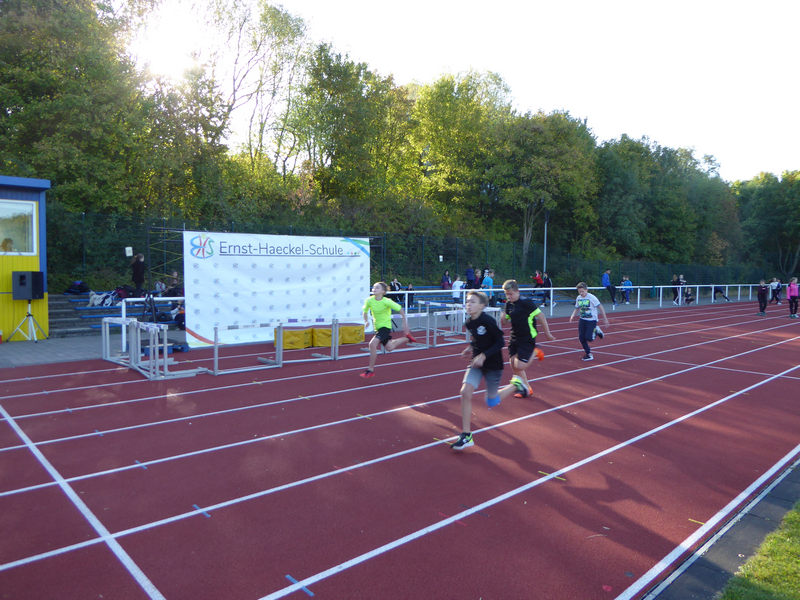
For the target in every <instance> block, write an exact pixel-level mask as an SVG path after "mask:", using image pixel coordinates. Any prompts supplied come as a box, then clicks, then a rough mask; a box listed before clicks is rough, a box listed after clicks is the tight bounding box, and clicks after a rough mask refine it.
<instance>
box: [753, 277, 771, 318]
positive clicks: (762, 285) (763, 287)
mask: <svg viewBox="0 0 800 600" xmlns="http://www.w3.org/2000/svg"><path fill="white" fill-rule="evenodd" d="M767 294H769V286H768V285H767V283H766V282H765V281H764V280H763V279H762V280H761V281H759V282H758V294H757V295H758V315H756V316H759V317H766V316H767Z"/></svg>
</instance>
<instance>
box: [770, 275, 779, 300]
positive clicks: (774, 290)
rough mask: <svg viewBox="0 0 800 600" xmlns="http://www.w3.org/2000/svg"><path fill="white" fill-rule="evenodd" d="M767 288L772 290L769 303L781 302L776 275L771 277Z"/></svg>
mask: <svg viewBox="0 0 800 600" xmlns="http://www.w3.org/2000/svg"><path fill="white" fill-rule="evenodd" d="M769 289H770V291H771V292H772V297H771V298H770V299H769V303H770V304H772V303H773V302H775V303H777V304H780V303H781V284H780V282H779V281H778V278H777V277H773V278H772V282H771V283H770V284H769Z"/></svg>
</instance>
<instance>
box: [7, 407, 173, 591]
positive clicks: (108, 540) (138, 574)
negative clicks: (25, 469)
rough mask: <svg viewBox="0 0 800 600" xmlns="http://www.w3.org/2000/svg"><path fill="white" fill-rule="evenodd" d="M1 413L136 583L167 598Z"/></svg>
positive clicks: (32, 445)
mask: <svg viewBox="0 0 800 600" xmlns="http://www.w3.org/2000/svg"><path fill="white" fill-rule="evenodd" d="M0 413H2V415H3V416H4V417H5V418H6V421H7V422H8V424H9V425H11V427H12V429H14V431H15V432H16V434H17V435H18V436H19V437H20V439H21V440H22V441H23V442H25V445H26V446H27V447H28V449H29V450H30V452H31V454H33V455H34V456H35V457H36V459H37V460H38V461H39V464H41V465H42V466H43V467H44V468H45V470H46V471H47V472H48V473H49V474H50V476H51V477H52V478H53V479H54V480H55V481H56V483H57V484H58V486H59V487H60V488H61V490H62V491H63V492H64V494H65V495H66V496H67V498H69V499H70V501H72V503H73V504H74V505H75V508H77V509H78V511H79V512H80V513H81V515H83V518H84V519H86V520H87V521H88V522H89V524H90V525H91V526H92V528H93V529H94V530H95V531H96V532H97V534H98V535H99V536H100V541H102V542H104V543H105V544H107V545H108V547H109V549H110V550H111V552H113V553H114V555H115V556H116V557H117V558H118V559H119V561H120V562H121V563H122V564H123V566H124V567H125V568H126V569H127V570H128V573H130V574H131V576H132V577H133V578H134V579H135V580H136V583H138V584H139V585H140V586H141V588H142V589H143V590H144V591H145V593H146V594H147V595H148V596H149V597H150V598H153V599H154V600H166V599H165V598H164V596H163V595H162V594H161V592H159V591H158V589H157V588H156V586H155V585H153V583H152V582H151V581H150V579H148V578H147V576H146V575H145V574H144V572H143V571H142V570H141V569H140V568H139V566H138V565H137V564H136V563H135V562H134V561H133V559H132V558H131V557H130V555H129V554H128V553H127V552H125V550H124V549H123V548H122V546H121V545H120V543H119V542H118V541H117V540H116V538H115V537H114V536H112V535H111V532H109V531H108V529H106V527H105V525H103V524H102V523H101V522H100V519H98V518H97V517H96V516H95V515H94V513H93V512H92V511H91V510H89V507H88V506H86V504H85V503H84V502H83V500H81V499H80V497H79V496H78V494H76V493H75V490H73V489H72V487H71V486H70V485H69V484H68V483H67V482H66V481H65V480H64V478H63V477H62V476H61V474H60V473H59V472H58V471H57V470H56V468H55V467H53V465H52V464H50V461H48V460H47V459H46V458H45V456H44V455H43V454H42V453H41V451H40V450H39V449H38V448H37V447H36V446H34V444H33V442H31V440H30V438H29V437H28V436H27V435H26V434H25V432H24V431H22V429H21V428H20V426H19V425H17V423H16V422H15V421H14V419H13V418H12V417H11V415H9V414H8V412H6V409H5V408H3V406H2V405H0Z"/></svg>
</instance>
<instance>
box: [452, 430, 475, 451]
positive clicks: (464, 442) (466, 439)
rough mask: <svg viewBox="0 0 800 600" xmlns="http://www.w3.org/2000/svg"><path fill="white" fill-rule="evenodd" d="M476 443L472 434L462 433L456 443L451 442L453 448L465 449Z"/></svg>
mask: <svg viewBox="0 0 800 600" xmlns="http://www.w3.org/2000/svg"><path fill="white" fill-rule="evenodd" d="M474 445H475V442H473V441H472V434H471V433H462V434H461V435H460V436H458V439H457V440H456V441H455V442H454V443H452V444H450V447H451V448H452V449H453V450H463V449H464V448H469V447H470V446H474Z"/></svg>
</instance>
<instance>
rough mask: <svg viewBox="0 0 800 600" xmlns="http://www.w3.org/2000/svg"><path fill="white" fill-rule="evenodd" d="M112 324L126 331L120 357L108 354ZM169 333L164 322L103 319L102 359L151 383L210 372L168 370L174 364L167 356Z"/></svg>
mask: <svg viewBox="0 0 800 600" xmlns="http://www.w3.org/2000/svg"><path fill="white" fill-rule="evenodd" d="M111 325H120V326H121V327H122V330H123V331H125V332H127V345H126V347H125V348H123V349H122V351H121V352H120V354H112V352H111ZM168 330H169V327H168V326H167V325H164V324H163V323H144V322H141V321H138V320H137V319H132V318H128V317H103V321H102V344H103V360H107V361H109V362H112V363H114V364H118V365H121V366H123V367H127V368H129V369H133V370H134V371H138V372H139V373H141V374H142V375H144V376H145V377H146V378H147V379H149V380H150V381H156V380H160V379H175V378H178V377H194V376H195V375H197V374H198V373H208V372H209V370H208V369H206V368H205V367H197V368H194V369H186V370H182V371H175V372H173V371H170V370H169V365H170V364H173V363H174V362H175V361H174V359H171V358H169V356H168V355H169V344H168V342H167V331H168ZM142 333H146V334H147V336H148V340H147V346H146V347H147V350H148V351H147V353H146V354H147V357H146V358H145V359H143V358H142Z"/></svg>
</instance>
